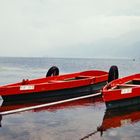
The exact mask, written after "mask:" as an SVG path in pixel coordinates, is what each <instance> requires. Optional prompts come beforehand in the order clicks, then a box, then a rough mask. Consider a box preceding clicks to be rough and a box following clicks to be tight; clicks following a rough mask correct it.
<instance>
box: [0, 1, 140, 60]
mask: <svg viewBox="0 0 140 140" xmlns="http://www.w3.org/2000/svg"><path fill="white" fill-rule="evenodd" d="M0 48H1V49H0V56H27V57H32V56H34V57H36V56H39V57H101V58H104V57H105V58H110V57H118V58H120V57H128V58H133V57H138V58H140V56H139V52H140V0H0Z"/></svg>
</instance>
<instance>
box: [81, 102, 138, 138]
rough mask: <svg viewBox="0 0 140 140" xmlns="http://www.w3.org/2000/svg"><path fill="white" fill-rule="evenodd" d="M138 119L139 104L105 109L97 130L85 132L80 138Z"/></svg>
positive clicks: (131, 122) (101, 133) (134, 121)
mask: <svg viewBox="0 0 140 140" xmlns="http://www.w3.org/2000/svg"><path fill="white" fill-rule="evenodd" d="M138 121H140V104H139V105H137V106H136V105H135V106H129V107H127V108H121V109H119V110H117V109H112V110H106V112H105V114H104V117H103V121H102V124H101V125H100V126H99V127H97V130H95V131H94V132H92V133H89V134H87V135H86V136H84V137H83V138H81V139H80V140H85V139H88V138H89V137H94V135H95V134H96V133H100V136H103V133H104V132H105V131H107V130H109V129H112V128H119V127H123V126H125V125H129V124H133V123H136V122H138Z"/></svg>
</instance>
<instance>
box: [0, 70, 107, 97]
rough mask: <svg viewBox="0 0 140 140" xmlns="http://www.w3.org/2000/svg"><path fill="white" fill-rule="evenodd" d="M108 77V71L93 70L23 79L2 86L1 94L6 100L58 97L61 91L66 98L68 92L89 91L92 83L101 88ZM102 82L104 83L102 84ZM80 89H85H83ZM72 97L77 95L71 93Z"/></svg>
mask: <svg viewBox="0 0 140 140" xmlns="http://www.w3.org/2000/svg"><path fill="white" fill-rule="evenodd" d="M107 78H108V73H107V72H104V71H99V70H91V71H83V72H79V73H72V74H64V75H60V76H53V77H46V78H39V79H34V80H23V81H22V82H19V83H15V84H9V85H5V86H1V87H0V96H1V97H2V98H3V99H4V100H14V99H16V100H18V99H21V100H22V99H32V98H34V97H35V98H39V97H41V98H44V97H46V98H48V97H50V96H51V97H52V96H53V97H55V95H56V96H57V97H58V96H59V94H60V95H61V93H63V94H62V95H63V98H64V96H67V92H69V93H71V92H72V91H73V92H75V94H76V92H80V93H82V92H86V91H88V92H89V90H92V87H90V88H89V86H91V85H95V86H96V85H97V86H98V85H100V86H99V88H101V87H102V86H103V85H104V84H105V83H106V81H107ZM101 83H104V84H103V85H102V84H101ZM87 87H88V88H87ZM99 88H97V89H96V88H95V87H94V89H93V91H96V90H99ZM80 89H83V91H82V90H80ZM64 91H66V93H64ZM73 94H74V93H73ZM81 95H82V94H81ZM83 95H85V94H83ZM86 95H87V94H86ZM24 97H25V98H24ZM70 97H75V96H74V95H70Z"/></svg>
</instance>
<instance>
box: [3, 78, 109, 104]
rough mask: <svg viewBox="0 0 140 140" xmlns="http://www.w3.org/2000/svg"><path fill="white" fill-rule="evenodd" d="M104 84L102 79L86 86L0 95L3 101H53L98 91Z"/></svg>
mask: <svg viewBox="0 0 140 140" xmlns="http://www.w3.org/2000/svg"><path fill="white" fill-rule="evenodd" d="M105 84H106V82H105V81H104V82H100V83H97V84H92V85H88V86H81V87H75V88H68V89H61V90H54V91H43V92H32V93H28V94H13V95H5V96H1V97H2V99H3V100H4V102H13V101H27V100H40V99H44V100H45V101H46V102H54V101H59V100H64V99H70V98H75V97H80V96H85V95H90V94H94V93H98V92H100V90H101V88H102V87H103V86H104V85H105Z"/></svg>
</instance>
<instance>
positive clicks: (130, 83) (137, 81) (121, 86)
mask: <svg viewBox="0 0 140 140" xmlns="http://www.w3.org/2000/svg"><path fill="white" fill-rule="evenodd" d="M132 87H140V79H133V80H130V81H127V82H125V83H123V84H117V85H116V86H114V87H112V88H111V89H126V88H132Z"/></svg>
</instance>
